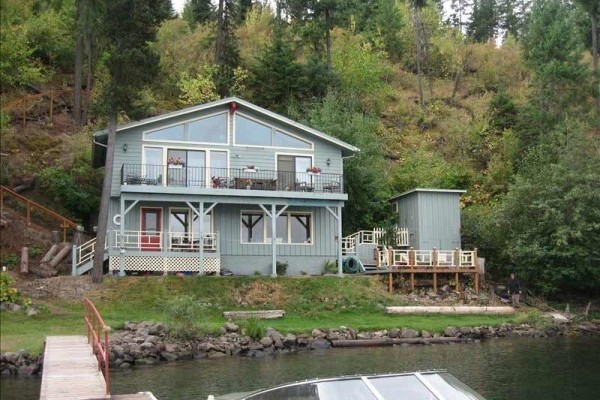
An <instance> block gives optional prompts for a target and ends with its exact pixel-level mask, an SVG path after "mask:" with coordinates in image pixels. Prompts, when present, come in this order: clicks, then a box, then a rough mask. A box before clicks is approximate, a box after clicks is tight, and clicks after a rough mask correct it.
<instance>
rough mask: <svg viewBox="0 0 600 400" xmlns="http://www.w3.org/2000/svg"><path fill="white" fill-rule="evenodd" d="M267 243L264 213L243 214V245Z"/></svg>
mask: <svg viewBox="0 0 600 400" xmlns="http://www.w3.org/2000/svg"><path fill="white" fill-rule="evenodd" d="M264 242H265V218H264V214H263V213H248V212H243V213H242V243H264Z"/></svg>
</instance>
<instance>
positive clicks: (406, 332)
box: [402, 328, 419, 339]
mask: <svg viewBox="0 0 600 400" xmlns="http://www.w3.org/2000/svg"><path fill="white" fill-rule="evenodd" d="M402 337H403V338H404V339H413V338H417V337H419V332H417V331H415V330H414V329H406V328H405V329H402Z"/></svg>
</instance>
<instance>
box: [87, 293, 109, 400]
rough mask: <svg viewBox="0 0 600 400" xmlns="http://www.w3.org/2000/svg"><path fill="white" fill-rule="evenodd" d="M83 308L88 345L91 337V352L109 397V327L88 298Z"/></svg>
mask: <svg viewBox="0 0 600 400" xmlns="http://www.w3.org/2000/svg"><path fill="white" fill-rule="evenodd" d="M84 308H85V324H86V333H87V338H88V343H90V337H91V342H92V343H91V344H92V351H93V352H94V354H95V356H96V360H97V361H98V370H99V371H102V372H103V375H104V382H105V384H106V394H107V395H110V348H109V347H108V334H109V332H110V327H109V326H107V325H106V323H104V320H103V319H102V317H101V316H100V313H99V312H98V310H97V309H96V307H95V306H94V304H93V303H92V302H91V301H90V300H89V299H88V298H85V299H84ZM102 333H103V334H104V338H102ZM102 364H104V365H102Z"/></svg>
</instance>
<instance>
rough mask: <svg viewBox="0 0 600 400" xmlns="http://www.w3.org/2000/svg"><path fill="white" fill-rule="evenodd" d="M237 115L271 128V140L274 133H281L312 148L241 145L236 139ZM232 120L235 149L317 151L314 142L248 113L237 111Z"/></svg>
mask: <svg viewBox="0 0 600 400" xmlns="http://www.w3.org/2000/svg"><path fill="white" fill-rule="evenodd" d="M237 115H240V116H242V117H244V118H246V119H249V120H250V121H254V122H256V123H257V124H260V125H264V126H266V127H267V128H270V129H271V140H273V131H279V132H281V133H284V134H286V135H289V136H291V137H293V138H295V139H298V140H300V141H302V142H305V143H307V144H309V145H310V148H309V149H299V148H297V147H281V146H273V145H270V146H269V145H256V144H240V143H237V137H236V133H237V127H236V123H235V120H236V116H237ZM232 120H233V121H232V125H233V126H232V130H233V146H234V147H249V148H258V149H264V148H269V149H289V150H294V151H314V150H315V143H314V142H312V141H310V140H308V139H306V138H303V137H300V136H298V135H296V134H294V133H291V132H290V131H287V130H285V129H281V128H279V127H276V126H274V125H271V124H269V123H266V122H264V121H261V120H260V119H258V118H254V117H252V116H250V115H248V114H246V113H243V112H239V111H236V113H235V114H234V115H233V118H232ZM271 143H272V142H271Z"/></svg>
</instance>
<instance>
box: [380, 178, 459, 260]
mask: <svg viewBox="0 0 600 400" xmlns="http://www.w3.org/2000/svg"><path fill="white" fill-rule="evenodd" d="M464 192H465V191H463V190H443V189H415V190H411V191H409V192H406V193H403V194H401V195H399V196H396V197H394V198H393V199H392V200H391V202H392V205H393V206H394V209H395V210H396V212H397V213H398V225H399V226H400V227H403V228H407V229H408V231H409V235H410V236H409V243H410V246H411V247H413V248H415V249H419V250H430V249H433V248H437V249H438V250H452V249H455V248H460V247H461V240H460V204H459V201H460V196H461V195H462V193H464Z"/></svg>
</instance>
